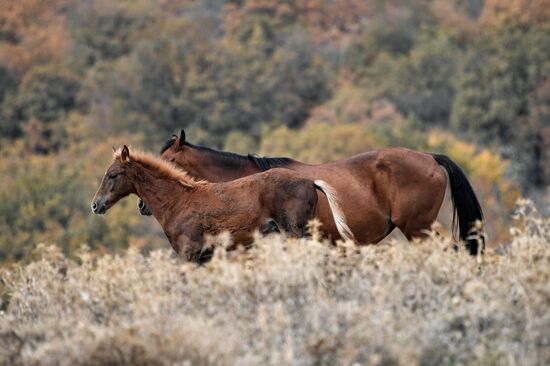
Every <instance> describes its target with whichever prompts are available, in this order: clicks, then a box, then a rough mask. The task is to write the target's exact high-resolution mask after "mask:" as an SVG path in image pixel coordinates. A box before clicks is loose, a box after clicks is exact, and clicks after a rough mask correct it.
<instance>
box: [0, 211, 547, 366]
mask: <svg viewBox="0 0 550 366" xmlns="http://www.w3.org/2000/svg"><path fill="white" fill-rule="evenodd" d="M530 212H531V213H530ZM519 216H520V218H522V221H521V223H520V228H514V229H513V230H512V231H513V234H514V238H513V240H512V242H511V243H510V244H509V245H507V246H506V247H503V248H500V249H499V250H498V251H494V250H492V249H489V250H488V253H487V255H485V256H484V257H480V258H478V259H477V260H476V259H475V258H472V257H470V256H469V255H468V254H467V253H466V252H465V251H463V250H460V251H459V252H455V251H454V250H452V243H451V242H450V241H449V240H448V239H445V238H435V237H433V238H430V239H428V240H425V241H422V242H415V243H412V244H408V243H405V242H396V243H393V244H392V245H383V246H378V247H377V246H369V247H364V248H357V247H355V246H351V245H346V244H341V245H339V246H337V247H333V246H330V245H328V244H327V243H323V242H320V241H318V240H317V237H316V235H314V238H313V239H310V240H306V239H302V240H290V241H284V240H283V239H281V238H280V237H278V236H272V237H267V238H258V239H257V240H256V244H255V246H254V247H253V248H252V249H251V250H249V251H247V252H240V253H239V252H234V253H227V252H225V251H223V250H219V251H217V252H216V253H215V256H214V259H213V260H212V262H210V263H209V264H207V265H205V266H202V267H197V266H195V265H191V264H183V263H181V262H179V261H178V260H177V259H175V258H173V257H172V256H171V253H170V252H169V251H168V250H162V251H154V252H152V253H150V254H149V255H147V256H144V255H141V254H139V253H138V252H137V251H135V250H129V251H128V252H126V253H124V254H121V255H120V256H111V255H107V256H100V257H94V256H92V255H91V254H90V253H89V252H87V251H85V250H83V251H82V252H81V253H80V255H79V259H78V260H77V261H73V260H70V259H67V258H66V257H64V256H63V255H62V254H61V253H60V252H59V251H58V249H57V248H56V247H47V246H40V247H39V248H38V249H37V253H38V254H40V256H39V259H37V260H36V261H35V262H32V263H30V264H28V265H26V266H20V265H18V266H14V267H12V268H11V269H9V270H8V269H6V270H4V272H3V274H2V280H3V282H4V284H5V288H6V291H5V293H4V309H5V310H4V312H3V313H1V315H0V364H4V365H7V364H10V365H22V364H25V365H52V364H66V365H89V364H133V365H151V364H154V365H175V364H177V365H184V364H199V365H200V364H219V365H234V364H241V365H242V364H246V365H265V364H273V365H281V364H289V365H290V364H292V365H314V364H315V365H319V364H326V365H336V364H342V365H351V364H354V363H357V364H366V365H397V364H402V365H412V364H422V365H451V364H457V363H460V364H476V365H485V364H493V365H495V364H499V365H514V364H516V365H517V364H523V365H535V364H541V365H542V364H548V363H549V362H550V339H549V337H548V335H549V334H550V312H548V306H549V304H550V288H549V287H548V283H549V281H550V245H549V244H550V221H549V220H543V219H540V218H538V217H536V216H535V215H534V214H533V213H532V207H531V206H530V205H528V204H524V205H523V206H522V208H521V209H520V210H519Z"/></svg>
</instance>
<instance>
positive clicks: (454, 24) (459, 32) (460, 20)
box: [432, 0, 477, 39]
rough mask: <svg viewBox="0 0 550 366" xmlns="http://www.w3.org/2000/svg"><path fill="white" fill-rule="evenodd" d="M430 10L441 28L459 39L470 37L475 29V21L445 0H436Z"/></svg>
mask: <svg viewBox="0 0 550 366" xmlns="http://www.w3.org/2000/svg"><path fill="white" fill-rule="evenodd" d="M432 11H433V13H434V15H435V16H436V18H437V20H438V23H439V25H440V26H441V28H442V29H444V30H445V31H447V32H449V33H450V34H453V35H455V36H457V37H459V38H461V39H470V38H471V37H472V36H474V34H475V33H476V31H477V26H476V23H475V22H474V21H473V20H472V19H470V18H468V16H467V15H466V14H465V13H464V12H461V11H459V10H457V9H456V8H455V7H454V6H453V4H451V3H449V2H448V1H445V0H436V1H435V2H434V3H433V4H432Z"/></svg>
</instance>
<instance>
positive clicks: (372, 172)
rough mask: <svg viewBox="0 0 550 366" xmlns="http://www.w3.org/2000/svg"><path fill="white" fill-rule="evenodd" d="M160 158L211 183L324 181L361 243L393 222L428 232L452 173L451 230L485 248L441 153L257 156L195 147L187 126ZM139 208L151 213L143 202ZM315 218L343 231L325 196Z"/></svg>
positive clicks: (476, 216)
mask: <svg viewBox="0 0 550 366" xmlns="http://www.w3.org/2000/svg"><path fill="white" fill-rule="evenodd" d="M161 156H162V158H163V159H166V160H169V161H172V162H174V163H176V164H177V165H179V166H181V167H183V169H184V170H186V171H187V172H188V173H189V174H191V175H192V176H193V177H195V178H198V179H207V180H209V181H212V182H225V181H230V180H233V179H238V178H241V177H244V176H248V175H251V174H256V173H258V172H262V171H266V170H269V169H272V168H286V169H290V170H294V171H297V172H300V173H301V174H302V176H304V177H305V178H308V179H310V180H316V179H321V180H323V181H325V182H327V183H328V184H330V186H331V187H332V188H333V189H334V190H335V192H337V193H338V196H339V199H340V204H341V208H342V210H343V215H344V216H345V220H346V222H347V223H348V225H349V228H350V229H351V232H352V233H350V236H351V237H354V239H355V240H356V241H358V242H359V243H377V242H379V241H380V240H382V239H383V238H384V237H386V236H387V235H388V234H389V233H390V232H391V231H392V230H393V229H394V228H395V227H398V228H399V229H400V230H401V231H402V232H403V234H405V236H406V237H407V238H408V239H412V238H415V237H423V236H425V235H426V232H427V231H428V230H430V228H431V225H432V224H433V222H434V221H435V219H436V218H437V215H438V213H439V210H440V208H441V205H442V202H443V198H444V195H445V190H446V187H447V177H448V179H449V183H450V188H451V197H452V199H453V204H454V216H455V217H456V218H458V220H453V230H456V228H457V227H458V229H459V232H460V238H461V239H462V240H464V241H465V242H466V245H467V247H468V248H469V250H470V253H471V254H477V252H478V250H479V249H480V248H479V245H478V241H477V240H476V239H471V238H470V235H469V234H470V229H471V227H472V224H473V223H474V222H476V221H482V220H483V213H482V210H481V206H480V204H479V201H478V199H477V197H476V195H475V193H474V190H473V189H472V187H471V185H470V183H469V182H468V179H467V178H466V176H465V174H464V173H463V172H462V170H461V169H460V168H459V167H458V166H457V165H456V164H455V163H454V162H453V161H452V160H451V159H449V158H448V157H446V156H444V155H437V154H428V153H422V152H417V151H413V150H409V149H404V148H387V149H381V150H376V151H370V152H366V153H362V154H358V155H354V156H352V157H349V158H347V159H343V160H339V161H335V162H331V163H326V164H319V165H310V164H304V163H301V162H299V161H296V160H292V159H289V158H266V157H264V158H260V157H256V156H253V155H239V154H234V153H228V152H221V151H216V150H212V149H209V148H206V147H201V146H195V145H193V144H190V143H189V142H187V141H186V140H185V133H184V131H183V130H182V131H181V134H180V137H177V136H173V137H172V138H171V139H170V140H169V141H168V142H167V143H166V144H165V146H164V147H163V148H162V151H161ZM138 206H141V207H140V211H141V212H142V213H147V208H146V207H145V206H144V205H143V204H142V203H138ZM316 216H317V217H319V219H320V220H321V222H322V224H323V226H322V230H323V231H324V232H325V233H328V234H329V235H330V236H332V237H333V238H337V237H338V234H339V230H338V228H337V227H336V225H335V223H334V220H333V218H332V214H331V210H330V207H329V205H328V202H327V200H326V198H325V197H323V196H322V195H320V196H319V204H318V206H317V212H316ZM482 246H484V243H482ZM481 250H483V248H481Z"/></svg>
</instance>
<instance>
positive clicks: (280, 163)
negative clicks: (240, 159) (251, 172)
mask: <svg viewBox="0 0 550 366" xmlns="http://www.w3.org/2000/svg"><path fill="white" fill-rule="evenodd" d="M248 158H249V159H250V160H252V161H253V162H254V164H256V166H257V167H258V168H259V169H260V170H261V171H262V172H263V171H266V170H269V169H272V168H282V167H285V166H288V165H289V164H290V163H292V161H293V160H292V159H290V158H268V157H265V156H264V157H263V158H260V157H259V156H255V155H252V154H248Z"/></svg>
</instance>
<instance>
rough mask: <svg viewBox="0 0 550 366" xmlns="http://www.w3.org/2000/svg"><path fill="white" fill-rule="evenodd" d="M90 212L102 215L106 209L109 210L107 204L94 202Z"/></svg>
mask: <svg viewBox="0 0 550 366" xmlns="http://www.w3.org/2000/svg"><path fill="white" fill-rule="evenodd" d="M91 206H92V212H93V213H95V214H96V215H103V214H104V213H105V212H107V209H108V208H109V207H108V206H107V202H105V201H102V200H96V201H93V202H92V205H91Z"/></svg>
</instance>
